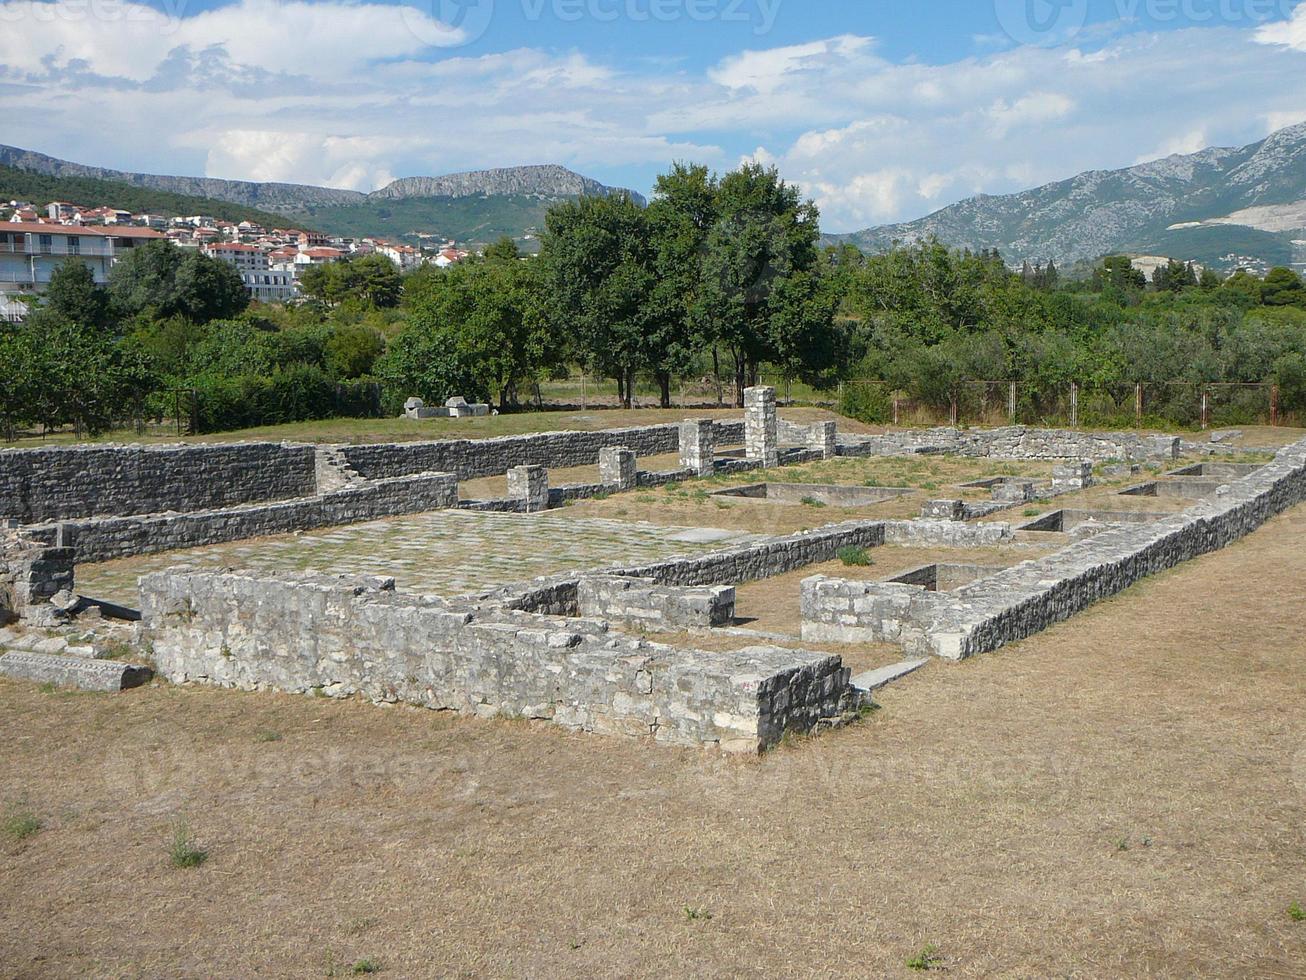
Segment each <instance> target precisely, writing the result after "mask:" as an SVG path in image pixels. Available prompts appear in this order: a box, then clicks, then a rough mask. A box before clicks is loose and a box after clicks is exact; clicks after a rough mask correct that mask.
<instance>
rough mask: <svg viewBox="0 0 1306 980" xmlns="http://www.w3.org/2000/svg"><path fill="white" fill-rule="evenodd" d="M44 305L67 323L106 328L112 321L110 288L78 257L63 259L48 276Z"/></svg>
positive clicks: (95, 328) (97, 328)
mask: <svg viewBox="0 0 1306 980" xmlns="http://www.w3.org/2000/svg"><path fill="white" fill-rule="evenodd" d="M45 309H47V310H49V311H50V313H52V314H53V315H55V316H56V317H58V318H60V319H62V320H65V321H68V322H70V323H77V324H81V325H82V326H84V327H88V328H91V329H94V330H105V329H107V328H109V327H110V326H111V325H112V323H113V317H112V315H111V310H110V307H109V292H108V290H106V289H105V288H104V287H103V286H101V285H99V284H98V283H97V282H96V281H95V274H94V273H93V272H92V271H91V267H90V266H88V265H87V264H86V263H85V262H83V261H81V260H80V259H75V258H69V259H65V260H64V261H63V262H62V263H61V264H60V265H59V267H58V268H57V269H55V270H54V273H53V274H52V275H51V276H50V284H49V285H48V286H47V287H46V290H45Z"/></svg>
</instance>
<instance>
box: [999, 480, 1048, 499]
mask: <svg viewBox="0 0 1306 980" xmlns="http://www.w3.org/2000/svg"><path fill="white" fill-rule="evenodd" d="M1037 496H1038V489H1037V487H1036V486H1035V485H1034V483H1033V482H1031V481H1029V480H1006V481H1005V482H1003V483H999V484H998V485H997V486H996V487H994V488H993V492H992V497H993V499H994V500H996V501H998V502H999V503H1004V504H1023V503H1028V502H1029V501H1031V500H1034V499H1035V498H1036V497H1037Z"/></svg>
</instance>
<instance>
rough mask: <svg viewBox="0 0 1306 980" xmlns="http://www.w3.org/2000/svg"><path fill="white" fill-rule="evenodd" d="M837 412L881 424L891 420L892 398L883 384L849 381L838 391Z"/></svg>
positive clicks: (859, 419)
mask: <svg viewBox="0 0 1306 980" xmlns="http://www.w3.org/2000/svg"><path fill="white" fill-rule="evenodd" d="M839 414H840V415H845V416H847V417H848V418H850V419H856V420H857V421H858V422H866V423H869V424H871V425H883V424H885V423H886V422H890V421H892V420H893V399H892V398H891V397H890V395H889V390H888V388H887V387H886V386H885V385H873V384H858V383H855V382H854V383H850V384H846V385H844V386H843V389H842V390H841V391H840V392H839Z"/></svg>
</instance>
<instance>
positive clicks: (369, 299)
mask: <svg viewBox="0 0 1306 980" xmlns="http://www.w3.org/2000/svg"><path fill="white" fill-rule="evenodd" d="M299 288H300V291H301V292H302V293H303V294H304V295H305V296H307V297H309V298H310V299H315V300H317V301H318V302H319V303H321V304H322V305H324V306H339V305H340V304H341V303H344V302H346V301H348V300H355V301H357V302H359V303H362V304H364V305H366V306H370V307H372V308H374V309H378V310H382V309H390V308H392V307H395V306H398V305H399V300H400V298H401V297H402V295H403V277H402V276H401V275H400V274H399V270H398V268H396V266H395V264H394V263H393V262H391V261H390V260H389V259H388V258H386V257H385V256H384V255H363V256H359V257H357V258H351V259H345V260H344V261H341V262H323V263H318V264H314V265H309V266H307V267H306V268H305V269H304V270H303V271H302V272H301V273H300V275H299Z"/></svg>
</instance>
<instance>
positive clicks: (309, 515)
mask: <svg viewBox="0 0 1306 980" xmlns="http://www.w3.org/2000/svg"><path fill="white" fill-rule="evenodd" d="M456 506H458V482H457V480H455V479H454V478H453V477H452V476H450V475H449V474H447V473H425V474H420V475H418V476H412V477H401V478H398V479H393V480H377V481H372V482H367V483H359V484H351V485H348V486H345V487H342V488H341V489H339V490H335V491H332V492H330V493H325V494H322V495H320V496H313V497H300V498H297V499H295V500H285V501H278V502H275V503H268V504H248V505H245V506H241V507H227V508H223V509H220V510H201V511H195V512H192V513H188V514H145V515H139V516H133V517H104V518H91V519H86V520H72V521H62V522H60V523H59V524H45V525H35V526H32V527H26V528H23V530H22V533H23V536H24V537H25V538H27V539H29V540H32V541H38V542H42V543H44V544H47V545H53V544H55V543H58V542H63V543H64V544H65V545H67V546H69V547H71V548H72V549H73V550H74V553H75V554H76V557H77V561H79V562H97V561H109V560H110V559H113V558H125V557H127V556H129V555H148V554H154V553H156V552H160V551H172V550H174V549H176V548H193V547H198V546H200V545H208V544H219V543H222V542H224V541H238V540H241V539H243V538H254V537H260V536H262V535H265V534H285V533H288V532H290V531H308V530H311V529H313V528H319V527H330V526H333V525H337V524H356V523H358V522H359V521H368V520H374V519H376V518H380V517H392V516H395V515H399V514H416V513H422V512H424V511H429V510H443V509H445V508H449V507H456Z"/></svg>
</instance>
